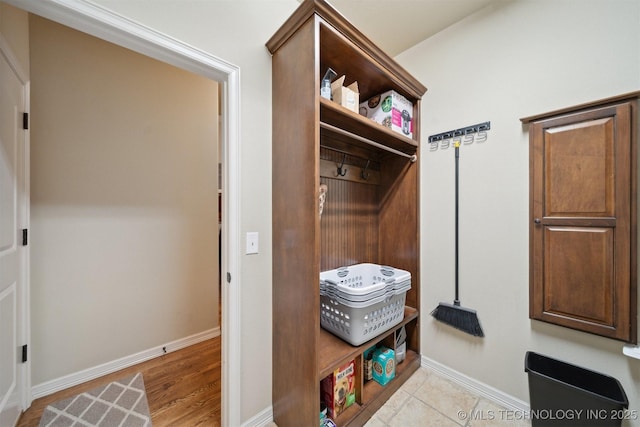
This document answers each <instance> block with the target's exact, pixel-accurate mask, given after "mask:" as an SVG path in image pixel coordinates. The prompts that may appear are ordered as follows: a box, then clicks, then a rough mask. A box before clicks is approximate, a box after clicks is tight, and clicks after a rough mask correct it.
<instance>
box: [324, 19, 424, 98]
mask: <svg viewBox="0 0 640 427" xmlns="http://www.w3.org/2000/svg"><path fill="white" fill-rule="evenodd" d="M319 33H320V64H319V67H320V68H319V70H318V71H319V76H320V78H322V76H323V75H324V73H325V72H326V70H327V69H328V68H331V69H333V70H334V71H335V72H336V73H337V75H338V77H340V76H345V81H344V86H349V85H350V84H351V83H353V82H354V81H357V82H358V89H359V92H360V102H363V101H366V100H367V99H369V98H371V97H373V96H375V95H379V94H381V93H383V92H386V91H388V90H391V89H393V90H395V91H396V92H398V93H400V94H401V95H403V96H404V97H405V98H407V99H408V100H409V101H411V103H412V104H414V105H415V104H416V102H417V101H418V100H419V99H420V98H421V97H422V95H423V94H424V91H426V89H425V88H424V86H422V85H421V84H420V83H419V82H418V81H417V80H415V79H414V78H413V77H412V76H411V75H410V74H408V73H407V72H406V71H405V70H404V69H402V68H400V66H399V65H398V64H397V63H395V62H394V61H393V60H391V58H389V57H387V56H386V55H385V54H384V53H382V52H381V51H378V50H376V52H377V53H378V55H379V57H378V58H376V57H374V56H372V54H371V53H372V52H367V51H366V50H363V49H362V47H360V46H358V45H356V44H355V43H354V42H353V41H352V40H351V39H349V38H348V37H346V36H345V35H344V34H342V33H340V32H339V31H338V30H336V29H335V28H334V27H333V26H331V25H328V24H325V23H323V22H321V23H320V28H319ZM383 60H386V61H385V62H386V63H385V62H382V61H383Z"/></svg>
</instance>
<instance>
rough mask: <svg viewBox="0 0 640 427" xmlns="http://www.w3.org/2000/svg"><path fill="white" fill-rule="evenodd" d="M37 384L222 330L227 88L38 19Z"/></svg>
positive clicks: (34, 63) (34, 181)
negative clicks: (221, 181) (222, 100)
mask: <svg viewBox="0 0 640 427" xmlns="http://www.w3.org/2000/svg"><path fill="white" fill-rule="evenodd" d="M29 24H30V48H31V77H32V86H31V101H32V112H31V117H32V118H31V147H32V148H31V225H32V229H31V270H32V273H31V314H32V322H31V330H32V347H31V348H32V382H33V384H34V385H38V384H41V383H43V382H46V381H50V380H54V379H56V378H59V377H62V376H64V375H69V374H74V373H77V372H79V371H81V370H83V369H88V368H93V367H96V366H98V365H100V364H103V363H106V362H111V361H114V360H116V359H119V358H121V357H125V356H130V355H133V354H135V353H138V352H141V351H143V350H147V349H149V348H153V347H157V346H161V345H163V344H167V343H169V342H172V341H175V340H178V339H181V338H185V337H188V336H190V335H193V334H196V333H200V332H203V331H207V330H211V329H213V328H215V327H217V326H219V325H218V286H219V285H218V283H219V281H218V220H217V216H218V213H217V162H218V160H217V151H218V149H217V144H218V142H217V135H218V84H217V82H214V81H211V80H208V79H205V78H203V77H200V76H196V75H194V74H191V73H189V72H186V71H183V70H179V69H177V68H175V67H172V66H169V65H166V64H164V63H160V62H158V61H155V60H152V59H149V58H147V57H144V56H141V55H139V54H136V53H134V52H131V51H129V50H126V49H123V48H120V47H117V46H114V45H112V44H110V43H106V42H104V41H102V40H99V39H96V38H93V37H90V36H87V35H85V34H83V33H80V32H78V31H75V30H72V29H69V28H67V27H64V26H62V25H59V24H56V23H53V22H51V21H48V20H45V19H43V18H39V17H37V16H32V17H31V19H30V22H29Z"/></svg>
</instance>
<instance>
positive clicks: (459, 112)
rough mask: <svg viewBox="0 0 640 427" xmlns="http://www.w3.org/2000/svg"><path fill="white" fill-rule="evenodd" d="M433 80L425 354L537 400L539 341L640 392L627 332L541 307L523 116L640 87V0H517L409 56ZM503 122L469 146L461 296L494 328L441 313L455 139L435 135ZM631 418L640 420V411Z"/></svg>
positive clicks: (425, 194)
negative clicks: (460, 326)
mask: <svg viewBox="0 0 640 427" xmlns="http://www.w3.org/2000/svg"><path fill="white" fill-rule="evenodd" d="M397 59H398V60H399V62H400V63H401V64H403V65H404V66H405V67H406V68H407V69H408V70H409V71H410V72H411V73H412V74H413V75H415V76H416V77H417V78H418V79H419V80H421V81H422V82H423V83H424V84H425V85H426V86H427V87H428V88H429V90H428V92H427V93H426V95H425V97H424V98H423V103H422V109H423V111H422V120H423V122H422V143H423V145H422V147H423V148H422V158H421V162H422V164H421V171H422V176H421V186H422V188H421V196H422V206H421V208H422V223H421V231H422V236H421V248H422V253H421V255H422V261H421V270H422V273H421V278H422V280H423V282H422V301H421V303H422V313H423V317H422V322H421V334H422V337H421V338H422V349H423V354H424V355H425V356H426V357H428V358H431V359H434V360H435V361H437V362H439V363H442V364H444V365H447V366H449V367H451V368H453V369H455V370H457V371H459V372H461V373H463V374H466V375H468V376H470V377H472V378H474V379H477V380H479V381H481V382H484V383H486V384H488V385H490V386H493V387H495V388H497V389H499V390H502V391H503V392H505V393H508V394H510V395H512V396H514V397H516V398H519V399H521V400H523V401H526V402H528V400H529V395H528V388H527V375H526V374H525V372H524V355H525V352H526V351H527V350H533V351H536V352H540V353H542V354H546V355H548V356H551V357H555V358H558V359H561V360H566V361H569V362H570V363H574V364H577V365H580V366H584V367H588V368H590V369H593V370H596V371H600V372H604V373H607V374H609V375H612V376H614V377H616V378H618V379H619V380H620V381H621V383H622V385H623V387H624V388H625V391H626V393H627V395H628V397H629V401H630V402H631V405H632V409H636V410H638V409H640V408H638V406H637V405H638V402H640V360H636V359H630V358H627V357H625V356H623V355H622V346H623V344H622V343H621V342H618V341H614V340H610V339H606V338H601V337H597V336H594V335H590V334H586V333H582V332H576V331H573V330H570V329H567V328H562V327H558V326H553V325H548V324H545V323H542V322H538V321H532V320H529V318H528V293H529V276H528V274H529V252H528V251H529V238H528V229H529V222H528V212H529V200H528V194H529V169H528V168H529V140H528V132H527V128H526V127H523V126H522V124H521V122H520V120H519V119H520V118H521V117H526V116H530V115H534V114H538V113H544V112H547V111H551V110H554V109H558V108H563V107H568V106H572V105H576V104H580V103H584V102H589V101H593V100H598V99H602V98H606V97H610V96H614V95H619V94H622V93H627V92H632V91H637V90H639V89H640V2H639V1H638V0H619V1H615V2H612V1H609V0H589V1H582V0H561V1H558V0H553V1H551V0H544V1H543V0H535V1H522V0H518V1H507V2H502V3H498V4H496V5H494V6H493V7H489V8H488V9H485V10H483V11H481V12H479V13H477V14H475V15H473V16H471V17H469V18H468V19H465V20H463V21H462V22H459V23H457V24H455V25H454V26H452V27H450V28H448V29H446V30H445V31H442V32H441V33H439V34H437V35H435V36H433V37H431V38H429V39H427V40H425V41H423V42H422V43H420V44H418V45H417V46H415V47H413V48H412V49H410V50H408V51H406V52H403V53H402V54H401V55H399V57H398V58H397ZM484 121H491V130H490V131H489V132H488V140H487V141H486V142H484V143H482V144H477V143H476V144H471V145H468V146H463V147H462V148H461V154H460V287H461V289H460V296H461V301H462V305H463V306H465V307H469V308H474V309H476V310H477V312H478V316H479V319H480V321H481V323H482V326H483V328H484V331H485V334H486V338H484V339H476V338H473V337H470V336H468V335H466V334H463V333H459V332H458V331H454V330H452V329H451V328H449V327H447V326H444V325H442V324H440V323H438V322H436V321H435V320H434V319H433V318H432V317H431V316H429V312H430V311H431V310H433V309H434V308H435V307H436V306H437V305H438V303H439V302H440V301H444V302H451V301H452V300H453V296H454V264H453V254H454V246H453V242H454V222H453V220H454V187H453V180H454V151H453V149H451V148H450V149H438V150H436V151H429V144H428V136H429V135H431V134H436V133H440V132H443V131H448V130H451V129H457V128H460V127H464V126H467V125H472V124H476V123H480V122H484ZM630 425H635V426H638V425H640V420H635V421H633V422H632V423H630Z"/></svg>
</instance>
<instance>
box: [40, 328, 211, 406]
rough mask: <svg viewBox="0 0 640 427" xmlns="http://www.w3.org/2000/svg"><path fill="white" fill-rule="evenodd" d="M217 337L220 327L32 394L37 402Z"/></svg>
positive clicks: (62, 379) (44, 385) (70, 377)
mask: <svg viewBox="0 0 640 427" xmlns="http://www.w3.org/2000/svg"><path fill="white" fill-rule="evenodd" d="M217 336H220V327H215V328H213V329H209V330H207V331H203V332H200V333H197V334H194V335H191V336H188V337H185V338H181V339H179V340H175V341H172V342H170V343H167V344H164V345H159V346H157V347H153V348H150V349H148V350H143V351H141V352H139V353H136V354H132V355H130V356H125V357H122V358H120V359H117V360H113V361H111V362H107V363H103V364H102V365H98V366H95V367H93V368H88V369H84V370H82V371H80V372H76V373H73V374H69V375H65V376H64V377H60V378H56V379H54V380H51V381H47V382H44V383H42V384H38V385H35V386H33V387H32V388H31V393H32V396H33V399H34V400H35V399H38V398H40V397H43V396H48V395H50V394H53V393H55V392H57V391H60V390H64V389H66V388H69V387H73V386H75V385H78V384H82V383H84V382H87V381H90V380H93V379H96V378H99V377H101V376H103V375H107V374H111V373H113V372H117V371H119V370H121V369H124V368H128V367H129V366H133V365H135V364H138V363H141V362H146V361H147V360H151V359H153V358H155V357H158V356H162V355H163V354H166V353H171V352H174V351H176V350H180V349H182V348H185V347H188V346H190V345H194V344H197V343H199V342H202V341H206V340H208V339H211V338H215V337H217Z"/></svg>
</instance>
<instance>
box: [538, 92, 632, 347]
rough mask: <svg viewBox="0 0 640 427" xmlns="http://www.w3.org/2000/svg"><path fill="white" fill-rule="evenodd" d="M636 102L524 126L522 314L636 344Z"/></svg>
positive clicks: (585, 111) (595, 106)
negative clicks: (526, 178)
mask: <svg viewBox="0 0 640 427" xmlns="http://www.w3.org/2000/svg"><path fill="white" fill-rule="evenodd" d="M636 117H637V103H636V101H635V100H628V102H622V103H609V102H604V104H603V105H600V106H597V105H594V106H593V107H592V108H590V109H585V110H580V111H577V112H575V113H573V114H562V115H560V116H558V117H547V118H546V119H544V120H540V121H536V122H534V123H532V124H531V128H530V144H531V147H530V215H531V218H530V221H531V226H530V291H529V297H530V301H529V304H530V305H529V316H530V317H531V318H532V319H537V320H543V321H546V322H550V323H554V324H557V325H561V326H566V327H570V328H573V329H577V330H582V331H585V332H590V333H594V334H598V335H603V336H607V337H610V338H614V339H618V340H622V341H628V342H636V341H637V332H636V331H637V319H636V313H637V293H636V292H637V291H636V289H637V284H636V277H637V272H636V270H637V259H636V257H637V255H636V254H637V251H636V245H637V206H636V204H637V195H636V192H637V182H636V181H637V171H636V169H637V158H636V156H637V148H636V145H637V131H636V126H637V124H636V121H635V120H636Z"/></svg>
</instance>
